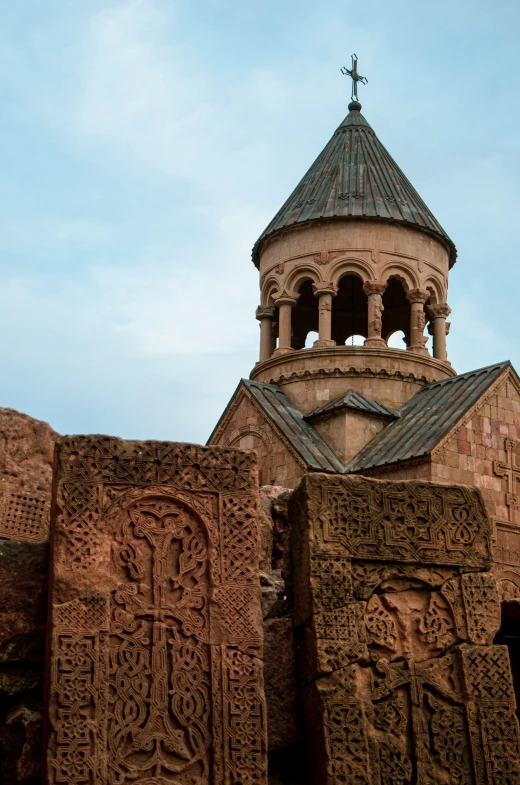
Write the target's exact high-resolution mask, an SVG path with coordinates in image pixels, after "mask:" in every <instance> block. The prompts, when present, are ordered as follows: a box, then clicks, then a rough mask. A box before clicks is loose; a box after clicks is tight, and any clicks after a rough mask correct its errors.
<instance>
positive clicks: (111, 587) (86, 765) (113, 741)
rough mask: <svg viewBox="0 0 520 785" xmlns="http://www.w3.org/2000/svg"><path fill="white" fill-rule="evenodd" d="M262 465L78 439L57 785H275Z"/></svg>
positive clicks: (55, 675) (52, 729) (60, 588)
mask: <svg viewBox="0 0 520 785" xmlns="http://www.w3.org/2000/svg"><path fill="white" fill-rule="evenodd" d="M257 495H258V483H257V469H256V460H255V457H254V455H253V454H251V453H245V452H242V451H239V450H232V449H219V448H204V447H199V446H194V445H187V444H171V443H167V442H125V441H122V440H119V439H112V438H108V437H97V436H92V437H91V436H85V437H81V436H80V437H67V438H65V439H62V440H61V442H60V443H59V445H58V448H57V457H56V466H55V481H54V491H53V512H52V526H51V530H52V541H53V545H52V554H53V555H52V563H53V576H52V580H51V597H52V630H51V632H52V634H51V651H50V675H49V676H50V677H49V684H50V690H49V693H50V694H49V744H48V756H47V781H48V782H49V783H57V784H58V783H66V784H67V785H82V783H87V784H88V785H105V784H106V785H109V784H110V785H116V783H117V785H126V783H132V785H170V783H175V785H206V783H208V785H210V784H211V785H220V784H221V783H222V785H233V784H234V783H236V785H238V783H240V785H242V784H244V785H253V783H254V785H262V784H263V783H265V782H266V746H267V745H266V723H265V711H264V696H263V681H262V662H261V646H262V632H261V630H262V628H261V612H260V586H259V577H258V553H257V542H258V536H257V517H256V515H257Z"/></svg>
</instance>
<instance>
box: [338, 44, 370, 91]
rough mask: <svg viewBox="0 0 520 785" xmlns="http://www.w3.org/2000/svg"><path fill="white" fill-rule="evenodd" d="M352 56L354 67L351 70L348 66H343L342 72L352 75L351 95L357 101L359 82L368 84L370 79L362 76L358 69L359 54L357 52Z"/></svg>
mask: <svg viewBox="0 0 520 785" xmlns="http://www.w3.org/2000/svg"><path fill="white" fill-rule="evenodd" d="M351 58H352V68H351V69H350V71H349V69H348V68H345V67H343V68H342V69H341V73H342V74H344V75H345V76H350V78H351V79H352V95H351V98H352V100H353V101H357V100H358V94H357V83H358V82H361V84H367V83H368V79H367V78H366V77H365V76H360V75H359V74H358V70H357V61H358V56H357V54H353V55H351Z"/></svg>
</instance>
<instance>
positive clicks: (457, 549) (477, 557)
mask: <svg viewBox="0 0 520 785" xmlns="http://www.w3.org/2000/svg"><path fill="white" fill-rule="evenodd" d="M311 504H312V506H313V517H314V519H315V520H316V523H317V527H316V538H317V543H322V544H323V545H324V546H325V545H327V544H330V545H332V544H333V543H335V544H336V545H337V546H340V548H341V552H342V553H343V554H344V555H346V554H348V555H351V556H354V555H355V557H356V558H357V559H362V558H366V559H373V560H377V559H385V560H388V561H414V562H418V563H420V564H428V563H430V562H433V563H435V564H438V565H442V564H446V565H449V564H457V565H464V566H468V567H470V566H472V567H477V568H483V567H484V568H486V567H488V566H489V564H490V558H491V557H490V539H491V532H490V530H489V526H488V525H487V517H486V513H485V510H484V506H483V503H482V500H481V497H480V495H479V493H478V491H477V490H475V489H471V488H467V487H464V486H436V485H433V484H426V483H422V482H416V481H408V482H406V483H405V482H395V483H385V482H380V483H379V484H377V485H376V484H375V483H374V481H371V480H368V479H365V478H362V477H355V476H354V477H349V478H343V477H329V478H328V480H327V481H323V483H322V484H321V486H320V488H319V489H317V493H316V495H315V497H314V498H313V499H312V502H311Z"/></svg>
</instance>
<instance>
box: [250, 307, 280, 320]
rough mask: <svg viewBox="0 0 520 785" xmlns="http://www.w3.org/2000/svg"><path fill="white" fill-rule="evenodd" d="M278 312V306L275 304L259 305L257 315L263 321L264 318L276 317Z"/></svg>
mask: <svg viewBox="0 0 520 785" xmlns="http://www.w3.org/2000/svg"><path fill="white" fill-rule="evenodd" d="M275 313H276V308H275V307H274V305H265V306H262V305H259V306H258V308H257V309H256V313H255V316H256V318H257V319H258V321H259V322H260V321H262V319H274V315H275Z"/></svg>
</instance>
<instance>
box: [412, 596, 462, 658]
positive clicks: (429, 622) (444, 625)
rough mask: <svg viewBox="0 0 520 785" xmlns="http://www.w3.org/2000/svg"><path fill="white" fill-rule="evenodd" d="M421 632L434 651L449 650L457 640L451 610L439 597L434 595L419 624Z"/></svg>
mask: <svg viewBox="0 0 520 785" xmlns="http://www.w3.org/2000/svg"><path fill="white" fill-rule="evenodd" d="M419 631H420V633H421V634H422V635H423V636H424V639H425V641H426V642H427V643H429V644H431V645H432V647H433V648H434V649H440V650H442V649H447V648H448V646H451V644H452V643H454V641H455V640H456V637H457V636H456V634H455V624H454V622H453V619H452V618H451V614H450V611H449V608H446V603H445V602H442V600H441V598H440V597H439V595H436V594H434V593H432V594H431V595H430V601H429V605H428V610H427V612H426V614H425V616H424V617H423V618H422V619H421V620H420V622H419Z"/></svg>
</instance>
